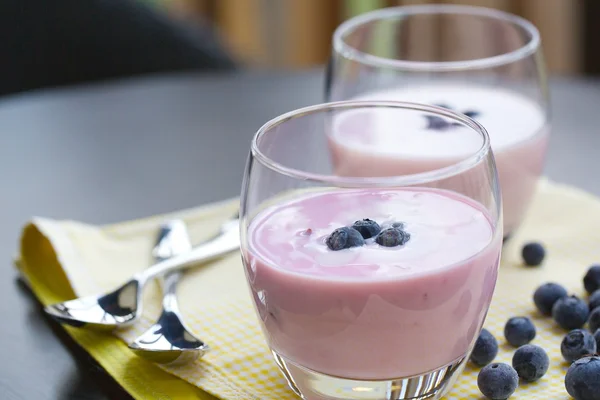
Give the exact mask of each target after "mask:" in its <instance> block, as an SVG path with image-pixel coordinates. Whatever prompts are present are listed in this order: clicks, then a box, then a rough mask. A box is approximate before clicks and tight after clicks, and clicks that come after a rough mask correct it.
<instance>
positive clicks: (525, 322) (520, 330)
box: [504, 317, 535, 347]
mask: <svg viewBox="0 0 600 400" xmlns="http://www.w3.org/2000/svg"><path fill="white" fill-rule="evenodd" d="M504 337H505V338H506V341H507V342H508V343H510V344H511V345H513V346H514V347H519V346H523V345H524V344H527V343H529V342H531V341H532V340H533V338H534V337H535V325H533V322H531V320H530V319H529V318H527V317H513V318H511V319H509V320H508V321H507V322H506V325H504Z"/></svg>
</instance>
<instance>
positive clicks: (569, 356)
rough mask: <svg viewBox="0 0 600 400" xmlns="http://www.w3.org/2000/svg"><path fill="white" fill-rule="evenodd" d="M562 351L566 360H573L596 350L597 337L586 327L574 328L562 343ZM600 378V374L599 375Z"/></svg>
mask: <svg viewBox="0 0 600 400" xmlns="http://www.w3.org/2000/svg"><path fill="white" fill-rule="evenodd" d="M560 352H561V354H562V356H563V358H564V359H565V361H568V362H573V361H575V360H578V359H580V358H581V357H583V356H587V355H588V354H594V353H595V352H596V339H594V336H592V334H591V333H589V332H588V331H586V330H585V329H574V330H572V331H571V332H569V333H568V334H567V336H565V337H564V338H563V340H562V343H561V344H560ZM598 378H599V379H600V376H599V377H598Z"/></svg>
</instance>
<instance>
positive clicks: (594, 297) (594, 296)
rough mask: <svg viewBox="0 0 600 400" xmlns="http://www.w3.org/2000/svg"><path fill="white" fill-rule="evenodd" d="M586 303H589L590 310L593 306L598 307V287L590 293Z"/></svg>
mask: <svg viewBox="0 0 600 400" xmlns="http://www.w3.org/2000/svg"><path fill="white" fill-rule="evenodd" d="M588 304H589V305H590V311H592V310H594V308H597V307H600V289H598V290H596V291H594V293H592V295H591V296H590V298H589V299H588Z"/></svg>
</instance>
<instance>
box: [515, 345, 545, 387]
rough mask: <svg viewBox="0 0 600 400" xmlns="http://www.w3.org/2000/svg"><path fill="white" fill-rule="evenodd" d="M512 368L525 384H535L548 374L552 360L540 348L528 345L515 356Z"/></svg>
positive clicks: (519, 349) (522, 347)
mask: <svg viewBox="0 0 600 400" xmlns="http://www.w3.org/2000/svg"><path fill="white" fill-rule="evenodd" d="M512 366H513V368H514V369H515V370H516V371H517V374H519V377H520V378H521V379H523V380H524V381H525V382H535V381H537V380H538V379H540V378H541V377H542V376H544V375H545V374H546V372H548V367H549V366H550V359H549V358H548V354H546V352H545V351H544V349H542V348H541V347H540V346H536V345H534V344H526V345H525V346H521V347H519V348H518V349H517V351H516V352H515V354H514V355H513V358H512Z"/></svg>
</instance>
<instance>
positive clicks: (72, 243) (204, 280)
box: [17, 182, 600, 400]
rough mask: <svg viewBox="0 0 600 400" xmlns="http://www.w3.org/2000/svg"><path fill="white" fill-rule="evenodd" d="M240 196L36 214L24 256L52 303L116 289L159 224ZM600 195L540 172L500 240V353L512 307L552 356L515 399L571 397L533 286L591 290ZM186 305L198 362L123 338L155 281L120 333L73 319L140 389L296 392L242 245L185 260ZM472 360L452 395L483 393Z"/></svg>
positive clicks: (206, 214) (209, 224)
mask: <svg viewBox="0 0 600 400" xmlns="http://www.w3.org/2000/svg"><path fill="white" fill-rule="evenodd" d="M236 207H237V201H235V200H232V201H227V202H223V203H218V204H213V205H209V206H205V207H201V208H197V209H193V210H188V211H184V212H180V213H176V214H171V215H163V216H155V217H151V218H148V219H144V220H139V221H133V222H125V223H121V224H116V225H110V226H105V227H97V226H90V225H86V224H81V223H77V222H73V221H52V220H47V219H42V218H35V219H33V220H32V221H31V223H30V224H28V225H27V226H26V227H25V228H24V230H23V236H22V242H21V257H20V259H19V260H18V262H17V265H18V267H19V268H20V270H21V272H22V273H23V275H24V276H25V277H26V279H27V280H28V281H29V284H30V285H31V287H32V289H33V290H34V292H35V294H36V296H38V298H39V299H40V300H41V301H42V302H43V303H44V304H48V303H52V302H56V301H61V300H66V299H69V298H72V297H74V296H75V295H78V296H81V295H87V294H94V293H98V292H101V291H104V290H107V289H110V288H112V287H114V286H116V285H117V284H119V283H120V282H122V281H124V280H125V279H126V278H127V277H129V276H130V275H131V274H133V273H134V272H136V271H139V270H141V269H143V268H145V267H146V266H147V265H148V263H150V262H151V258H150V249H151V248H152V245H153V242H154V238H155V235H156V232H157V227H158V224H159V223H160V222H162V221H164V220H166V219H169V218H172V217H174V216H177V217H181V218H183V219H184V220H185V221H186V222H187V224H188V226H189V227H190V233H191V236H192V239H193V241H194V242H196V243H197V242H200V241H202V240H203V239H205V238H206V237H208V236H209V235H211V234H212V233H214V232H215V230H216V229H217V227H218V226H219V222H220V221H222V220H224V219H225V218H227V217H228V216H230V215H231V214H232V213H233V212H234V210H235V209H236ZM598 226H600V201H599V200H598V199H597V198H595V197H593V196H591V195H589V194H587V193H584V192H582V191H580V190H577V189H574V188H571V187H567V186H563V185H557V184H553V183H549V182H542V183H541V184H540V188H539V190H538V194H537V197H536V198H535V201H534V204H533V206H532V208H531V211H530V213H529V216H528V220H527V221H526V223H525V225H524V226H523V227H522V228H521V229H520V230H519V232H518V233H517V235H516V236H515V237H514V238H513V239H511V241H510V242H509V244H508V245H507V246H505V248H504V254H503V260H502V266H501V271H500V277H499V282H498V287H497V290H496V293H495V297H494V301H493V304H492V307H491V310H490V313H489V315H488V318H487V321H486V326H487V327H488V328H489V329H490V330H491V331H492V332H493V333H494V334H495V335H496V337H497V338H498V339H499V340H500V343H501V350H500V355H499V358H498V359H499V360H500V361H505V362H510V359H511V357H512V353H513V351H514V349H512V348H510V347H509V346H507V345H506V344H505V343H504V339H503V338H502V330H503V325H504V323H505V321H506V320H507V319H508V318H509V317H511V316H515V315H527V316H531V317H532V318H533V319H534V321H535V323H536V325H537V328H538V335H537V337H536V339H535V340H534V343H535V344H539V345H541V346H543V347H544V348H545V349H546V350H547V351H548V353H549V355H550V358H551V367H550V371H549V373H548V375H547V376H546V377H545V378H544V379H542V380H541V381H540V382H538V383H534V384H529V385H521V387H519V388H518V389H517V392H516V393H515V395H514V396H513V397H512V398H514V399H529V400H531V399H566V398H568V396H567V394H566V391H565V389H564V384H563V380H564V373H565V371H566V368H567V365H566V364H565V363H564V362H563V361H562V359H561V356H560V350H559V349H560V341H561V339H562V336H563V335H564V332H562V331H561V330H559V329H558V328H557V327H556V326H555V325H554V324H553V323H552V321H551V320H548V319H545V318H542V317H541V316H540V315H538V314H537V313H536V311H535V309H534V307H533V304H532V301H531V296H532V293H533V290H534V288H535V287H537V286H538V285H540V284H541V283H544V282H547V281H558V282H562V283H563V284H565V286H566V287H568V289H569V290H570V291H571V292H573V293H575V294H578V295H583V289H582V283H581V278H582V276H583V274H584V272H585V269H586V268H587V266H588V265H589V264H591V263H593V262H595V261H599V260H600V246H598V243H600V232H599V231H598V229H597V227H598ZM532 239H535V240H539V241H542V242H543V243H545V244H546V246H547V248H548V251H549V256H548V258H547V260H546V262H545V263H544V265H543V266H541V267H539V268H526V267H524V266H523V265H521V261H520V257H519V250H520V246H521V245H522V244H523V242H524V241H526V240H532ZM179 297H180V299H181V302H182V312H183V314H184V316H185V318H186V320H187V321H188V322H189V325H190V326H191V327H192V329H193V330H194V331H195V332H196V333H197V334H198V336H199V337H201V338H202V339H203V340H205V341H206V342H207V343H209V344H210V345H211V347H212V351H211V352H210V353H208V354H207V355H206V356H205V358H203V359H202V360H199V361H198V362H196V363H194V364H191V365H188V366H180V367H159V366H156V365H153V364H151V363H149V362H147V361H144V360H140V359H137V358H135V356H133V355H132V354H131V353H130V352H129V350H128V349H127V347H126V345H125V342H127V341H130V340H132V339H133V338H134V337H135V336H136V335H137V334H139V333H140V332H142V331H143V330H145V329H146V328H147V327H148V326H149V325H150V324H151V322H152V321H153V320H154V319H155V318H156V317H157V316H158V314H159V312H160V302H159V298H160V295H159V291H158V288H157V287H154V286H153V287H150V288H148V290H147V293H145V304H147V306H146V307H145V313H144V316H143V318H142V320H141V321H140V323H139V324H138V325H136V326H134V327H132V328H130V329H127V330H122V331H118V332H116V333H115V334H114V336H112V335H110V334H100V333H94V332H88V331H84V330H76V329H68V330H67V331H68V333H69V334H70V335H71V336H72V337H73V339H74V340H75V341H76V342H78V343H79V344H80V345H81V346H83V347H84V348H85V349H86V350H87V351H88V352H89V353H90V354H91V355H92V356H93V357H94V358H95V359H97V360H98V362H99V363H100V364H101V365H102V366H103V367H104V368H105V369H106V370H107V371H108V373H110V374H111V375H112V376H113V377H114V378H115V379H116V380H117V381H118V382H119V383H120V384H121V385H122V386H123V387H124V388H125V389H126V390H127V391H128V392H129V393H131V395H132V396H133V397H134V398H136V399H145V400H148V399H160V400H174V399H201V400H209V399H214V398H215V397H216V398H220V399H223V400H267V399H274V400H275V399H277V400H292V399H294V398H295V397H294V395H293V394H292V393H291V391H290V390H289V389H287V387H286V385H285V381H284V379H283V378H282V377H281V376H280V375H279V373H278V370H277V367H276V365H275V363H274V362H273V361H272V360H271V357H270V353H269V351H268V349H267V346H266V344H265V342H264V339H263V336H262V334H261V331H260V328H259V325H258V322H257V319H256V318H255V315H254V310H253V307H252V305H251V302H250V297H249V295H248V291H247V288H246V284H245V281H244V274H243V269H242V266H241V262H240V257H239V254H234V255H232V256H230V257H227V258H225V259H223V260H220V261H217V262H214V263H212V264H210V265H206V266H202V267H199V268H196V269H194V270H192V271H189V272H188V273H187V274H186V276H185V280H184V281H182V283H181V285H180V288H179ZM477 372H478V370H477V369H476V368H473V367H472V366H469V367H467V370H466V371H465V373H464V374H463V376H462V377H461V378H460V380H459V382H458V384H457V385H456V386H455V388H454V389H453V390H452V392H451V393H450V394H449V395H448V396H447V399H453V400H459V399H460V400H462V399H475V398H480V397H481V395H480V394H479V391H478V390H477V385H476V376H477Z"/></svg>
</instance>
